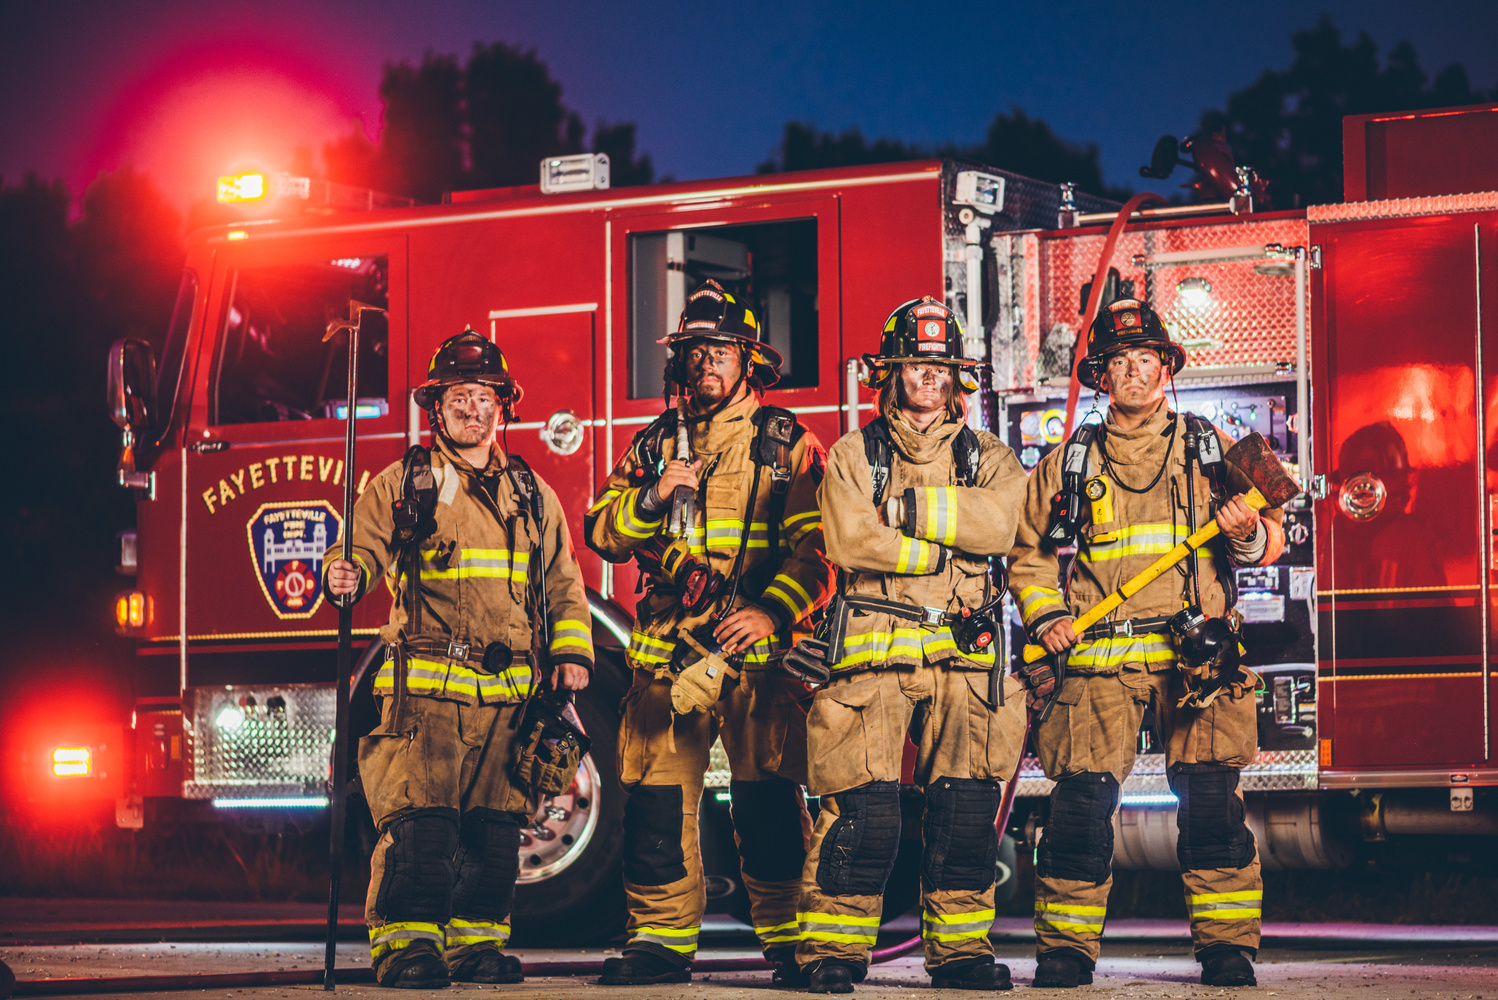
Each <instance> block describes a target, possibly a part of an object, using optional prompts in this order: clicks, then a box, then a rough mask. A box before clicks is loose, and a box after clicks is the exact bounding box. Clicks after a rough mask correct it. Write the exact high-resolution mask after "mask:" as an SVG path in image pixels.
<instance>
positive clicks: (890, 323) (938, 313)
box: [863, 295, 991, 392]
mask: <svg viewBox="0 0 1498 1000" xmlns="http://www.w3.org/2000/svg"><path fill="white" fill-rule="evenodd" d="M863 360H864V364H866V365H868V368H869V378H868V386H869V388H871V389H877V388H879V387H880V386H882V385H884V383H885V382H887V381H888V380H889V377H890V374H891V373H892V372H893V371H894V370H895V365H899V364H905V363H908V362H915V363H917V364H920V363H930V362H933V361H934V362H939V363H941V364H947V365H952V366H953V367H955V368H956V369H957V384H958V385H960V386H961V387H962V391H963V392H974V391H976V390H977V388H978V378H977V371H978V370H979V369H980V368H981V369H989V370H991V367H990V365H989V364H988V363H987V362H986V361H978V360H975V359H972V358H968V357H966V356H964V355H963V351H962V324H961V323H959V322H958V321H957V314H956V313H954V312H952V310H950V309H948V308H947V307H946V306H944V305H942V304H941V303H940V302H938V301H936V300H935V299H934V298H932V297H931V296H929V295H927V296H925V297H924V298H919V299H911V300H910V301H908V302H902V303H900V305H899V306H898V307H896V309H895V311H894V312H892V313H890V314H889V319H887V320H885V321H884V332H883V333H882V334H881V335H880V337H879V353H878V354H877V355H875V354H865V355H864V356H863Z"/></svg>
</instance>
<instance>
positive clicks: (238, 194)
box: [218, 173, 270, 205]
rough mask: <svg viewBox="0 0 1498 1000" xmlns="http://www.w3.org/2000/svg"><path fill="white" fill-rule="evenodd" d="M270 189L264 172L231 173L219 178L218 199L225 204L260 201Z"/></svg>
mask: <svg viewBox="0 0 1498 1000" xmlns="http://www.w3.org/2000/svg"><path fill="white" fill-rule="evenodd" d="M269 191H270V185H269V184H268V183H267V178H266V176H265V175H264V174H259V173H256V174H229V175H228V176H227V177H220V178H219V179H218V200H219V201H220V202H222V203H223V204H225V205H228V204H233V203H235V202H242V201H259V200H260V199H261V198H264V197H265V196H266V194H267V193H269Z"/></svg>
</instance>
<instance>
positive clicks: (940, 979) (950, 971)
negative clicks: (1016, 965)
mask: <svg viewBox="0 0 1498 1000" xmlns="http://www.w3.org/2000/svg"><path fill="white" fill-rule="evenodd" d="M931 986H932V988H934V989H938V990H1012V989H1014V984H1013V983H1012V982H1010V981H1009V966H1007V965H1005V964H1004V963H1003V962H995V961H994V960H993V956H992V955H980V956H976V957H974V958H959V959H956V960H954V961H951V962H947V963H945V964H942V965H938V966H937V967H936V968H934V969H932V970H931Z"/></svg>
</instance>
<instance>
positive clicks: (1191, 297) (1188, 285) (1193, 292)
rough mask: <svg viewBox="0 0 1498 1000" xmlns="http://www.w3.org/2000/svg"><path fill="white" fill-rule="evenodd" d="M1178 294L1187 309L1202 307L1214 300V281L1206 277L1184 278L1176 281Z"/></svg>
mask: <svg viewBox="0 0 1498 1000" xmlns="http://www.w3.org/2000/svg"><path fill="white" fill-rule="evenodd" d="M1176 295H1177V296H1178V297H1179V298H1180V300H1181V305H1183V306H1185V307H1186V308H1187V309H1201V308H1203V307H1205V306H1207V305H1210V304H1211V302H1212V283H1211V282H1210V281H1208V280H1207V279H1206V278H1182V279H1181V280H1180V281H1178V282H1176Z"/></svg>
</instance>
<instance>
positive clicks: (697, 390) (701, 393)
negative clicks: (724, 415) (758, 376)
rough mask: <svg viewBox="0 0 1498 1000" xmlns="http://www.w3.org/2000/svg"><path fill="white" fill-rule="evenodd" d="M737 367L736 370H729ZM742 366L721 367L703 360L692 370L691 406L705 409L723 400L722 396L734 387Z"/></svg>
mask: <svg viewBox="0 0 1498 1000" xmlns="http://www.w3.org/2000/svg"><path fill="white" fill-rule="evenodd" d="M733 368H737V370H731V369H733ZM742 370H743V369H742V368H741V367H738V366H729V365H725V366H723V367H721V368H718V367H714V366H713V365H711V364H709V363H707V362H704V363H703V364H701V365H700V366H698V368H697V370H696V371H694V372H692V382H691V387H692V406H693V407H695V408H696V409H698V410H706V409H709V408H711V407H714V406H717V405H718V404H719V403H721V402H723V397H724V396H726V395H728V393H729V391H730V390H732V389H734V388H735V387H736V386H737V384H738V381H739V374H740V372H742Z"/></svg>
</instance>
